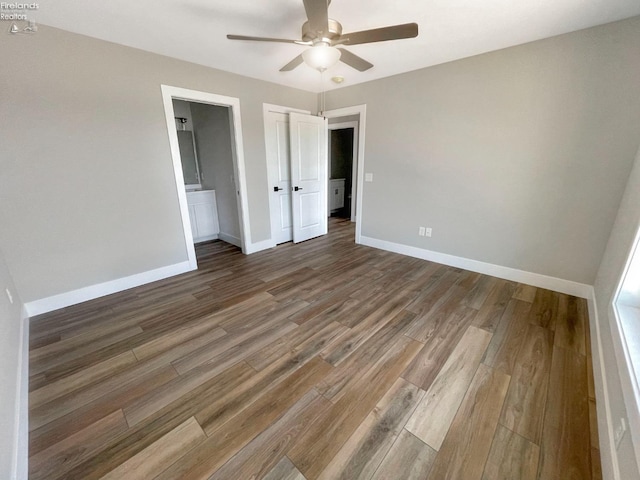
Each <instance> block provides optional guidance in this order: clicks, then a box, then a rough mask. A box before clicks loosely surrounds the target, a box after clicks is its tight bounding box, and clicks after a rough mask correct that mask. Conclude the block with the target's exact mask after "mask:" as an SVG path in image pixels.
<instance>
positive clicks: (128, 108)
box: [0, 26, 317, 302]
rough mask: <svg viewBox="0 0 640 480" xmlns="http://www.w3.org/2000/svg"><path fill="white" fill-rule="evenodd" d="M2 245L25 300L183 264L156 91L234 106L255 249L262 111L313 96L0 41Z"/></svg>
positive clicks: (89, 42)
mask: <svg viewBox="0 0 640 480" xmlns="http://www.w3.org/2000/svg"><path fill="white" fill-rule="evenodd" d="M0 56H1V57H2V59H3V64H2V68H0V99H1V101H0V132H2V137H3V141H2V142H0V171H1V172H2V174H1V175H0V225H2V228H1V229H0V248H2V249H3V250H4V252H5V255H6V258H7V263H8V265H9V268H10V269H11V271H12V272H13V274H14V280H15V282H16V287H17V288H18V291H19V292H20V294H21V296H22V299H23V301H25V302H29V301H32V300H36V299H41V298H45V297H48V296H51V295H55V294H59V293H63V292H68V291H71V290H75V289H78V288H82V287H86V286H88V285H93V284H97V283H101V282H106V281H109V280H114V279H118V278H121V277H125V276H128V275H133V274H137V273H140V272H145V271H148V270H152V269H155V268H159V267H163V266H166V265H171V264H175V263H179V262H183V261H185V260H186V259H187V253H186V246H185V244H184V239H183V233H182V224H181V220H180V212H179V209H178V201H177V190H176V185H175V180H174V176H173V166H172V161H171V155H170V147H169V139H168V134H167V127H166V120H165V115H164V109H163V104H162V97H161V91H160V85H161V84H166V85H172V86H177V87H184V88H189V89H193V90H200V91H205V92H211V93H216V94H221V95H228V96H231V97H237V98H239V99H240V106H241V115H242V129H243V135H244V152H245V163H246V172H247V185H248V203H249V213H250V227H251V239H250V241H252V242H257V241H261V240H265V239H267V238H269V237H270V225H269V210H268V205H269V202H268V191H267V187H268V184H267V169H266V162H265V151H264V148H265V147H264V126H263V115H262V104H263V102H266V103H273V104H277V105H287V106H291V107H296V108H302V109H308V110H311V109H313V108H314V106H315V105H316V101H317V95H315V94H311V93H308V92H303V91H300V90H295V89H291V88H286V87H280V86H277V85H274V84H271V83H267V82H262V81H258V80H254V79H250V78H246V77H241V76H238V75H233V74H230V73H226V72H222V71H218V70H214V69H210V68H206V67H202V66H199V65H195V64H190V63H187V62H182V61H178V60H175V59H171V58H168V57H163V56H160V55H155V54H151V53H146V52H143V51H140V50H136V49H132V48H128V47H123V46H120V45H116V44H112V43H107V42H104V41H100V40H96V39H92V38H89V37H84V36H81V35H76V34H72V33H68V32H64V31H61V30H58V29H54V28H48V27H45V26H42V27H41V28H39V30H38V33H37V34H36V35H32V36H24V35H15V36H11V35H4V36H3V40H2V42H0Z"/></svg>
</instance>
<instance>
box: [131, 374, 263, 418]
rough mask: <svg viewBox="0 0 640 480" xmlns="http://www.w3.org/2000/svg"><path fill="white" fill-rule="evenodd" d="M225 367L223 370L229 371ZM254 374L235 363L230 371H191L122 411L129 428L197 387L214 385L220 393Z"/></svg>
mask: <svg viewBox="0 0 640 480" xmlns="http://www.w3.org/2000/svg"><path fill="white" fill-rule="evenodd" d="M229 366H230V365H227V366H226V367H229ZM229 371H232V372H234V375H233V377H232V378H228V372H229ZM253 374H254V372H253V371H252V369H251V368H250V367H249V366H248V365H247V364H245V363H241V362H236V363H235V364H234V365H233V367H232V368H218V369H215V368H201V369H196V370H193V371H191V372H189V373H187V374H185V375H179V376H178V377H176V378H174V379H173V380H171V381H169V382H168V384H167V385H166V386H163V388H162V389H161V390H154V391H151V392H148V393H147V394H146V395H144V396H142V397H140V398H139V399H137V400H136V401H135V402H133V403H131V404H130V405H128V406H127V407H126V408H125V409H124V414H125V416H126V417H127V422H128V423H129V426H134V425H138V424H139V423H141V422H142V421H144V420H145V419H146V418H148V417H150V416H152V415H153V414H154V413H156V412H158V411H160V410H161V409H163V408H164V407H166V406H167V405H170V404H171V403H173V402H175V401H176V400H178V399H179V398H181V397H183V396H185V395H187V394H189V393H190V392H192V391H194V390H195V389H197V388H198V387H202V386H206V385H209V384H215V385H216V386H217V388H219V389H220V390H221V391H224V389H225V388H226V387H227V386H228V385H234V386H235V385H236V382H241V381H244V380H245V379H247V378H249V377H251V376H253Z"/></svg>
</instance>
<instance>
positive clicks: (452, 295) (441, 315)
mask: <svg viewBox="0 0 640 480" xmlns="http://www.w3.org/2000/svg"><path fill="white" fill-rule="evenodd" d="M467 293H468V290H466V289H465V288H463V287H461V286H459V285H453V286H452V287H451V288H449V290H448V291H447V293H445V294H444V296H443V297H442V298H441V299H440V300H439V301H437V302H436V303H435V304H434V305H433V307H432V308H431V309H430V310H429V311H428V312H426V313H423V314H419V315H417V317H416V319H415V320H414V322H413V324H412V325H411V326H410V327H409V329H408V330H407V333H406V335H407V336H408V337H411V338H413V339H414V340H417V341H419V342H423V343H425V342H427V341H428V340H429V339H430V338H432V337H433V335H435V334H436V333H434V332H437V331H438V330H439V328H441V326H442V325H443V324H445V325H446V324H447V323H448V321H449V318H450V317H451V316H452V315H455V314H456V313H457V312H460V311H463V310H465V307H466V308H467V309H469V310H472V311H473V312H474V313H477V310H476V309H473V308H471V307H467V306H466V305H464V304H463V303H462V300H463V299H464V297H465V296H466V295H467ZM408 310H409V309H408Z"/></svg>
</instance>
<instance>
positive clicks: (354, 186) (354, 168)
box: [327, 120, 359, 222]
mask: <svg viewBox="0 0 640 480" xmlns="http://www.w3.org/2000/svg"><path fill="white" fill-rule="evenodd" d="M358 123H359V122H356V121H355V120H354V121H351V122H342V123H332V124H328V125H327V130H344V129H346V128H353V152H352V154H351V191H350V192H349V193H350V194H351V200H352V202H351V221H352V222H355V221H356V209H355V208H353V203H354V202H353V200H355V203H356V206H357V203H358V199H357V195H358V182H357V180H358ZM327 138H328V139H329V144H331V133H329V132H327ZM328 156H329V162H328V168H329V172H328V176H329V178H328V179H327V181H328V182H331V149H329V152H328ZM345 193H346V192H345ZM354 194H355V195H354ZM327 210H328V212H329V214H331V210H330V207H328V206H327Z"/></svg>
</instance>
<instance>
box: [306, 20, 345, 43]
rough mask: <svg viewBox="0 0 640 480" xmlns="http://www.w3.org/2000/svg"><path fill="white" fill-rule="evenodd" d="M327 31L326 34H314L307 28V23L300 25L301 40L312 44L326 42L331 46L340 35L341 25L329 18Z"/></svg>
mask: <svg viewBox="0 0 640 480" xmlns="http://www.w3.org/2000/svg"><path fill="white" fill-rule="evenodd" d="M328 30H329V31H328V32H314V31H313V30H311V28H310V27H309V22H304V24H303V25H302V40H304V41H305V42H312V43H317V42H326V43H328V44H330V45H331V44H332V43H333V42H334V41H337V40H338V39H339V38H340V36H341V35H342V25H340V22H338V21H337V20H333V19H332V18H330V19H329V29H328Z"/></svg>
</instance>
